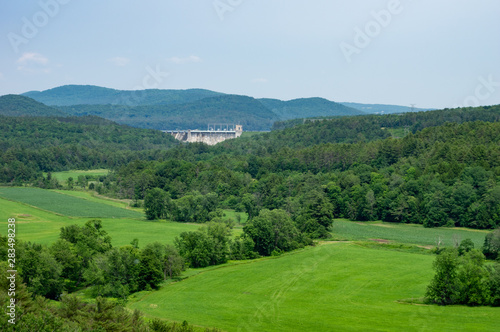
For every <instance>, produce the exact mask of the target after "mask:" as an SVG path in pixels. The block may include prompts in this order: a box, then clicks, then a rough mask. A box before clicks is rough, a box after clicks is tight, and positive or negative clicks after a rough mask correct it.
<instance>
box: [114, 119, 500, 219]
mask: <svg viewBox="0 0 500 332" xmlns="http://www.w3.org/2000/svg"><path fill="white" fill-rule="evenodd" d="M499 140H500V123H498V122H497V123H488V122H479V121H478V122H466V123H463V124H446V125H444V126H439V127H431V128H426V129H424V130H423V131H420V132H417V133H416V134H411V133H410V134H409V135H407V136H406V137H404V138H402V139H392V138H387V139H384V140H377V141H372V142H367V143H353V144H320V145H314V146H312V147H307V148H302V149H290V148H286V147H285V148H283V149H279V150H277V151H275V152H273V153H265V154H263V155H262V156H260V155H255V154H248V155H232V154H231V153H230V152H228V153H220V154H216V153H213V152H210V151H211V150H208V153H207V152H206V151H205V150H204V149H205V148H204V147H201V146H200V147H199V148H198V147H197V146H190V147H189V148H184V147H183V148H180V149H174V150H171V151H169V152H168V153H170V154H172V152H174V151H176V152H178V157H177V158H175V159H168V160H166V161H135V162H132V163H129V164H127V165H125V166H122V167H120V168H119V169H118V170H117V171H116V172H115V177H116V188H117V194H120V195H122V197H127V198H132V199H136V200H142V199H144V198H145V197H146V194H147V193H148V192H149V191H150V190H152V189H154V188H159V189H161V190H163V191H165V192H166V195H167V196H168V197H169V199H170V200H171V201H172V202H173V203H175V204H174V205H172V206H171V207H170V208H169V209H167V210H169V211H174V212H172V213H173V215H171V216H170V218H171V219H173V220H178V221H183V220H184V219H185V218H184V217H179V213H178V212H175V211H181V210H182V211H187V210H186V209H184V208H182V209H180V208H179V207H178V206H182V207H185V206H189V205H190V204H191V205H193V204H194V203H192V202H194V201H196V199H201V196H204V197H205V198H208V197H210V198H211V199H213V202H215V206H214V205H213V204H212V207H211V209H215V208H231V209H235V210H237V211H244V212H247V213H248V214H249V216H250V218H252V217H253V216H256V215H258V211H260V210H262V209H269V210H273V209H282V210H284V211H286V212H287V213H288V214H289V215H290V216H292V218H293V220H294V221H295V222H299V223H302V222H301V221H300V220H303V219H304V217H302V216H301V215H303V214H304V213H305V212H304V211H306V210H307V208H308V206H313V205H316V206H318V207H321V206H323V207H324V206H328V208H327V209H326V210H331V211H330V212H331V214H328V215H331V216H334V217H336V218H339V217H340V218H348V219H351V220H357V221H368V220H384V221H389V222H403V223H420V224H424V226H426V227H439V226H461V227H472V228H483V229H484V228H495V227H496V226H498V225H499V223H500V217H499V216H500V186H499V183H498V177H499V176H500V145H499ZM197 149H198V150H197ZM200 195H201V196H200ZM184 197H186V198H184ZM215 198H216V199H215ZM188 202H191V203H190V204H188ZM318 202H319V203H318ZM176 204H177V205H178V206H176ZM210 211H211V210H210V209H209V210H207V211H206V213H205V214H207V213H210ZM330 212H329V213H330ZM199 213H201V212H199ZM199 213H198V214H199ZM193 216H194V215H193ZM183 218H184V219H183ZM193 218H194V217H193ZM192 220H194V219H191V221H192Z"/></svg>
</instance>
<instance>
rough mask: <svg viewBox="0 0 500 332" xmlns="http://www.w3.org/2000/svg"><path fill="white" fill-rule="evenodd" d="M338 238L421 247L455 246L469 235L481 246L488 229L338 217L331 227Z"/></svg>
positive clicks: (336, 238)
mask: <svg viewBox="0 0 500 332" xmlns="http://www.w3.org/2000/svg"><path fill="white" fill-rule="evenodd" d="M331 233H332V236H333V239H335V240H370V239H382V240H389V241H394V242H398V243H408V244H415V245H421V246H436V241H438V240H439V239H440V240H441V246H448V247H450V246H453V245H454V242H455V241H456V240H457V241H458V242H460V241H462V240H465V239H467V238H469V239H471V240H472V241H473V242H474V245H475V247H476V248H481V246H482V245H483V243H484V238H485V236H486V234H488V233H489V231H485V230H472V229H458V228H445V227H442V228H425V227H423V226H422V225H415V224H397V223H388V222H353V221H347V220H341V219H338V220H335V222H334V223H333V227H332V232H331Z"/></svg>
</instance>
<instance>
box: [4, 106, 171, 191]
mask: <svg viewBox="0 0 500 332" xmlns="http://www.w3.org/2000/svg"><path fill="white" fill-rule="evenodd" d="M178 144H179V142H178V141H176V140H175V139H174V138H173V137H172V136H170V135H165V134H163V133H161V132H159V131H155V130H149V129H138V128H131V127H128V126H124V125H118V124H116V123H113V122H111V121H109V120H105V119H102V118H98V117H95V116H85V117H58V118H54V117H6V116H0V182H1V183H15V184H20V183H22V182H26V181H34V180H35V179H37V178H39V177H40V176H41V172H49V171H62V170H68V169H75V168H77V169H92V168H112V167H115V166H116V165H119V164H121V165H123V164H125V163H127V162H129V161H132V160H135V159H137V158H140V159H146V160H147V159H157V156H158V154H160V153H161V151H164V150H167V149H169V148H171V147H173V146H177V145H178Z"/></svg>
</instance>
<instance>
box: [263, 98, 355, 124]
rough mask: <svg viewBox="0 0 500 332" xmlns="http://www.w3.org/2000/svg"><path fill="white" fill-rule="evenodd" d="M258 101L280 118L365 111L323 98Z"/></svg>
mask: <svg viewBox="0 0 500 332" xmlns="http://www.w3.org/2000/svg"><path fill="white" fill-rule="evenodd" d="M260 102H261V103H262V104H264V105H265V106H266V107H267V108H269V109H270V110H271V111H272V112H273V113H275V114H276V115H277V116H278V117H279V119H280V120H289V119H297V118H309V117H315V116H346V115H360V114H365V112H363V111H360V110H357V109H354V108H351V107H347V106H344V105H342V104H339V103H336V102H333V101H330V100H327V99H324V98H301V99H294V100H290V101H282V100H278V99H260Z"/></svg>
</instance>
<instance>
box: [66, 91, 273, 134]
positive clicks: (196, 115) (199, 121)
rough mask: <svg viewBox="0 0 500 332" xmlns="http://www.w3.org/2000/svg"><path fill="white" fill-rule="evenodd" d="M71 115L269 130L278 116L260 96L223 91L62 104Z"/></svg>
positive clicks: (153, 124)
mask: <svg viewBox="0 0 500 332" xmlns="http://www.w3.org/2000/svg"><path fill="white" fill-rule="evenodd" d="M59 109H60V110H62V111H63V112H65V113H68V114H71V115H78V116H80V115H97V116H100V117H103V118H106V119H110V120H113V121H116V122H118V123H121V124H126V125H130V126H133V127H140V128H152V129H159V130H162V129H174V130H175V129H206V128H207V125H208V124H210V123H230V124H232V123H238V124H241V125H243V128H244V130H269V129H270V128H271V126H272V124H273V123H274V121H276V120H278V117H277V116H276V115H275V114H274V113H273V112H271V111H270V110H269V109H267V108H266V107H265V106H264V105H262V104H261V103H260V102H259V101H258V100H256V99H254V98H251V97H246V96H238V95H221V96H216V97H210V98H205V99H201V100H198V101H195V102H192V103H186V104H172V105H148V106H135V107H128V106H125V105H76V106H64V107H59Z"/></svg>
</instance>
